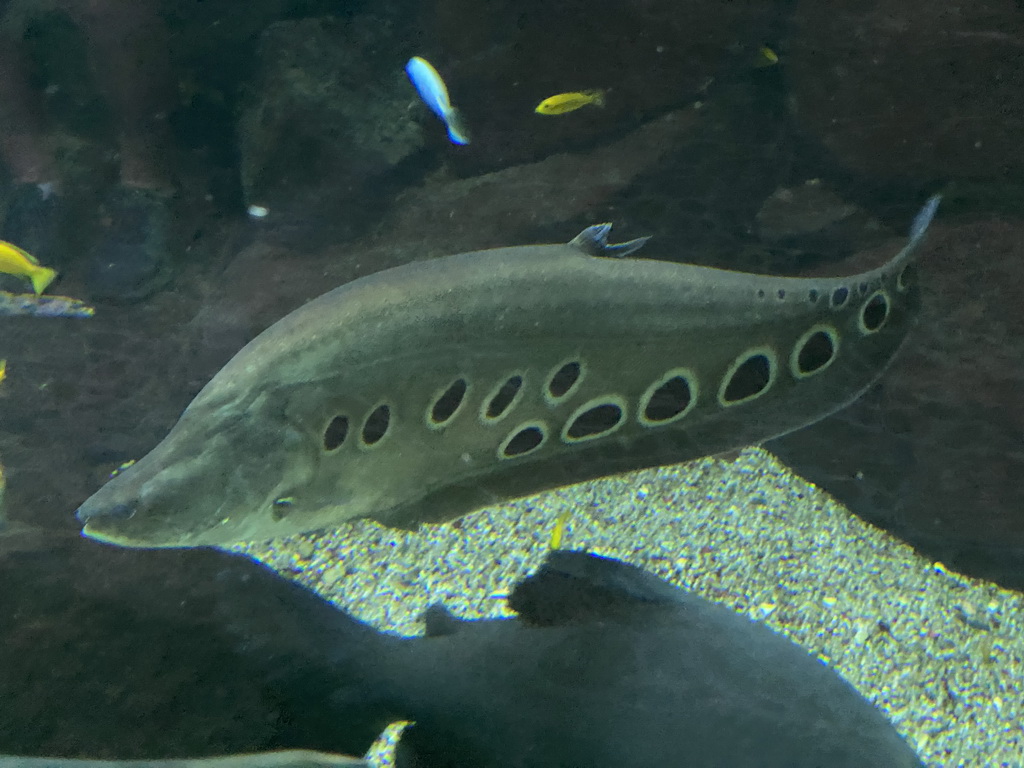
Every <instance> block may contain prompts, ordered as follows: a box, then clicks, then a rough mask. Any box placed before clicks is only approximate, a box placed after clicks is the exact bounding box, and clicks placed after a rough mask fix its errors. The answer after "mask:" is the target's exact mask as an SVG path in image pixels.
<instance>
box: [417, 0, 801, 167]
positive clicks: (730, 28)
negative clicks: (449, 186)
mask: <svg viewBox="0 0 1024 768" xmlns="http://www.w3.org/2000/svg"><path fill="white" fill-rule="evenodd" d="M780 5H781V4H780ZM422 7H423V12H422V21H421V24H420V26H421V27H422V28H423V29H425V30H428V31H429V33H428V35H427V36H426V38H427V40H426V41H425V43H424V48H423V49H422V50H417V51H413V53H417V54H420V55H422V56H425V57H426V58H427V59H429V60H430V61H431V62H432V63H433V64H434V65H435V66H436V67H437V68H438V69H439V70H440V71H441V73H442V74H443V75H444V76H445V78H446V80H447V82H448V86H449V91H450V92H451V96H452V100H453V103H454V104H455V105H456V106H457V107H458V108H459V109H460V110H462V112H463V116H464V117H465V119H466V123H467V125H468V127H469V130H470V132H471V133H472V135H473V141H472V142H471V143H470V144H469V145H468V146H466V147H463V148H460V149H459V150H458V151H453V152H448V153H446V155H445V156H446V159H447V161H448V162H449V163H450V165H451V167H452V168H453V170H454V171H455V172H456V173H458V174H459V175H463V176H471V175H476V174H479V173H481V172H484V171H491V170H495V169H496V168H502V167H507V166H509V165H519V164H522V163H526V162H532V161H535V160H538V159H540V158H542V157H544V156H546V155H548V154H551V153H553V152H564V151H566V150H570V151H579V150H581V149H585V148H589V147H592V146H594V145H596V144H599V143H600V142H603V141H608V140H609V139H611V138H613V137H616V136H618V135H621V133H622V132H623V131H627V130H630V129H631V128H632V127H633V126H635V125H636V124H637V123H638V122H642V121H646V120H649V119H651V118H652V117H655V116H657V115H659V114H661V113H662V112H664V111H666V110H669V109H678V108H679V107H682V106H683V105H685V104H688V103H690V102H692V101H694V100H695V99H697V98H700V94H701V92H702V89H704V88H705V87H706V86H707V85H708V84H709V82H710V81H712V80H713V79H715V78H720V77H723V76H727V75H728V74H730V73H732V72H735V71H737V70H741V69H749V68H750V66H751V64H750V62H751V60H752V59H751V58H750V57H748V56H747V55H745V54H750V53H752V52H753V51H755V50H756V49H757V48H758V46H761V45H764V43H765V40H766V38H767V37H768V36H769V34H770V30H771V25H772V20H773V18H774V14H775V12H776V10H777V9H776V4H775V3H773V2H768V3H759V2H751V1H749V0H743V2H731V1H730V0H713V2H710V3H709V2H700V1H699V0H685V1H684V2H678V1H675V0H647V1H646V2H641V3H621V2H616V0H598V1H597V2H593V1H591V0H563V1H562V2H557V3H550V2H538V1H534V2H527V3H522V2H509V1H508V0H503V1H502V2H499V3H494V4H491V5H489V6H488V12H487V13H485V14H484V13H480V12H479V10H478V6H477V4H475V3H473V2H471V1H470V0H436V2H434V3H432V4H424V5H423V6H422ZM737 51H739V53H737ZM593 88H599V89H606V90H607V94H606V99H605V106H604V107H603V108H596V107H585V108H582V109H579V110H577V111H575V112H572V113H569V114H565V115H558V116H542V115H537V114H535V113H534V109H535V107H536V106H537V104H538V103H540V102H541V101H542V100H543V99H545V98H547V97H549V96H552V95H554V94H557V93H563V92H567V91H578V90H586V89H593ZM436 134H437V135H436V137H435V138H433V139H428V140H429V141H431V142H433V143H434V144H435V145H436V146H440V145H441V144H443V143H444V142H446V139H445V138H444V137H443V131H441V130H437V131H436Z"/></svg>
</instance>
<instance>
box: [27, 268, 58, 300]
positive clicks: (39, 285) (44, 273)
mask: <svg viewBox="0 0 1024 768" xmlns="http://www.w3.org/2000/svg"><path fill="white" fill-rule="evenodd" d="M56 277H57V270H55V269H50V268H49V267H40V268H39V269H34V270H32V274H31V276H29V280H31V281H32V289H33V290H34V291H35V292H36V295H37V296H38V295H39V294H41V293H42V292H43V291H45V290H46V289H47V288H48V287H49V286H50V283H52V282H53V281H54V278H56Z"/></svg>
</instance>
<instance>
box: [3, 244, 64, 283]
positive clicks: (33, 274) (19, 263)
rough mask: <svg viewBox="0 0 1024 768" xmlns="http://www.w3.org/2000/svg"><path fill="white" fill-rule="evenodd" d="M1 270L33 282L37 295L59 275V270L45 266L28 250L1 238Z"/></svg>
mask: <svg viewBox="0 0 1024 768" xmlns="http://www.w3.org/2000/svg"><path fill="white" fill-rule="evenodd" d="M0 272H3V273H4V274H8V275H14V276H15V277H22V278H25V279H26V280H28V281H29V282H31V283H32V290H34V291H35V292H36V295H37V296H38V295H39V294H41V293H42V292H43V291H45V290H46V288H47V286H49V285H50V283H52V282H53V279H54V278H55V277H57V270H55V269H50V268H49V267H44V266H43V265H42V264H40V263H39V262H38V261H36V258H35V256H33V255H32V254H30V253H29V252H28V251H23V250H21V248H19V247H18V246H16V245H14V243H8V242H6V241H5V240H0Z"/></svg>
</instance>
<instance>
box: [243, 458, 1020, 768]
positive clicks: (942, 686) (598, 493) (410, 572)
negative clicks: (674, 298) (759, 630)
mask: <svg viewBox="0 0 1024 768" xmlns="http://www.w3.org/2000/svg"><path fill="white" fill-rule="evenodd" d="M565 510H571V511H572V516H571V517H570V519H569V523H568V526H567V529H566V534H565V539H564V541H563V543H562V546H563V548H566V549H586V550H590V551H592V552H596V553H599V554H603V555H611V556H614V557H617V558H619V559H621V560H626V561H629V562H631V563H635V564H637V565H640V566H642V567H644V568H646V569H647V570H649V571H652V572H653V573H656V574H657V575H659V576H660V577H662V578H664V579H667V580H669V581H671V582H672V583H674V584H676V585H678V586H680V587H683V588H686V589H690V590H692V591H694V592H696V593H698V594H700V595H702V596H704V597H706V598H709V599H712V600H715V601H717V602H721V603H724V604H726V605H729V606H731V607H732V608H734V609H735V610H737V611H740V612H743V613H745V614H747V615H749V616H751V617H753V618H755V619H757V620H758V621H762V622H764V623H765V624H767V625H768V626H770V627H772V628H773V629H775V630H777V631H780V632H783V633H784V634H786V635H787V636H789V637H790V638H792V639H793V640H794V641H796V642H797V643H799V644H800V645H802V646H804V647H805V648H807V649H808V650H810V651H811V652H812V653H814V654H817V655H818V656H819V657H821V658H822V659H823V660H824V661H826V662H827V663H828V664H829V665H830V666H832V667H833V668H835V669H836V670H838V671H839V672H840V673H841V674H842V675H843V676H844V677H846V678H847V679H848V680H849V681H850V682H851V683H853V685H854V686H856V687H857V688H858V690H860V691H861V692H862V693H863V694H864V695H865V696H867V697H868V698H869V699H871V700H872V701H874V702H875V703H876V704H877V705H878V706H879V707H881V709H882V710H883V711H884V712H885V713H886V714H887V715H888V716H889V718H890V719H891V720H892V721H893V722H894V723H895V724H896V727H897V728H898V729H899V730H900V732H901V733H903V734H904V735H905V736H906V737H907V739H908V740H909V741H910V743H911V744H912V745H914V746H915V747H916V748H917V750H918V752H919V753H920V754H921V756H922V757H923V759H924V760H925V761H926V762H927V763H928V765H931V766H986V767H993V766H1006V767H1007V768H1020V767H1021V766H1024V595H1021V594H1019V593H1016V592H1011V591H1008V590H1004V589H1000V588H999V587H996V586H995V585H992V584H989V583H987V582H982V581H978V580H975V579H969V578H965V577H963V576H960V575H958V574H955V573H952V572H950V571H948V570H946V568H944V567H943V566H942V564H941V563H933V562H931V561H928V560H925V559H923V558H921V557H920V556H919V555H917V554H916V553H915V552H914V551H913V550H912V549H911V548H910V547H908V546H906V545H905V544H902V543H901V542H899V541H898V540H896V539H894V538H893V537H891V536H889V535H888V534H886V533H884V532H882V531H880V530H877V529H875V528H873V527H871V526H870V525H867V524H866V523H864V522H862V521H860V520H859V519H858V518H856V517H854V516H853V515H852V514H851V513H850V512H848V511H847V510H846V509H845V508H844V507H842V506H841V505H840V504H839V503H837V502H836V501H834V500H833V499H831V498H830V497H829V496H828V495H827V494H825V493H824V492H823V491H821V490H819V489H817V488H815V487H814V486H812V485H810V484H808V483H807V482H805V481H804V480H802V479H801V478H799V477H796V476H795V475H793V474H792V473H790V472H789V470H788V469H786V468H785V467H784V466H782V465H781V464H780V463H779V462H778V461H777V460H776V459H775V458H774V457H772V456H771V455H770V454H769V453H767V452H765V451H763V450H760V449H749V450H746V451H744V452H743V453H742V454H740V456H739V457H738V458H737V459H736V460H734V461H723V460H717V459H705V460H701V461H696V462H692V463H690V464H684V465H678V466H673V467H664V468H661V469H658V470H645V471H642V472H635V473H632V474H629V475H621V476H617V477H612V478H606V479H603V480H599V481H596V482H592V483H586V484H581V485H578V486H572V487H570V488H565V489H562V490H560V491H555V492H551V493H547V494H543V495H540V496H535V497H531V498H528V499H523V500H520V501H517V502H514V503H510V504H505V505H502V506H500V507H495V508H491V509H487V510H483V511H481V512H478V513H475V514H473V515H469V516H467V517H464V518H462V519H461V520H458V521H455V522H454V523H449V524H446V525H431V526H424V527H423V528H422V529H421V530H420V531H418V532H415V533H408V532H404V531H396V530H390V529H386V528H382V527H380V526H377V525H375V524H371V523H364V522H361V523H357V524H354V525H351V526H347V527H345V528H342V529H339V530H337V531H331V532H327V533H322V534H317V535H312V536H303V537H295V538H292V539H286V540H279V541H275V542H271V543H270V544H264V545H259V546H256V545H250V546H245V547H240V548H239V549H241V550H242V551H245V552H247V553H249V554H250V555H253V556H255V557H257V558H259V559H261V560H263V561H264V562H266V563H268V564H269V565H271V566H272V567H274V568H275V569H277V570H278V571H279V572H281V573H283V574H285V575H287V576H290V577H292V578H294V579H296V580H298V581H300V582H301V583H303V584H306V585H308V586H309V587H311V588H313V589H314V590H316V591H317V592H319V593H320V594H321V595H323V596H324V597H326V598H328V599H330V600H332V601H333V602H334V603H336V604H337V605H339V606H341V607H343V608H344V609H345V610H346V611H348V612H350V613H351V614H353V615H355V616H357V617H358V618H360V619H362V620H364V621H366V622H369V623H370V624H373V625H374V626H376V627H377V628H379V629H381V630H386V631H389V632H396V633H402V634H416V633H418V632H420V630H421V624H420V622H419V615H420V613H421V612H422V611H423V610H424V609H425V608H426V607H427V606H428V605H429V604H430V603H432V602H442V603H444V604H445V605H446V606H447V607H448V608H449V610H451V611H452V612H453V613H455V614H456V615H458V616H461V617H463V618H481V617H488V618H493V617H500V616H504V615H508V614H507V611H506V609H505V604H504V598H505V596H506V595H507V593H508V590H509V589H510V587H511V585H513V584H514V583H515V582H516V581H517V580H518V579H520V578H521V577H522V576H523V575H524V574H526V573H528V572H530V571H532V570H534V569H535V568H536V567H537V565H538V564H539V563H540V561H541V560H542V559H543V558H544V554H545V552H546V551H547V548H548V543H549V540H550V536H551V532H552V530H553V528H554V525H555V521H556V519H557V518H558V516H559V514H560V513H561V512H563V511H565Z"/></svg>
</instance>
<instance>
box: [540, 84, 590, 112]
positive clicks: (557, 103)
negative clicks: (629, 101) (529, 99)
mask: <svg viewBox="0 0 1024 768" xmlns="http://www.w3.org/2000/svg"><path fill="white" fill-rule="evenodd" d="M588 104H593V105H594V106H595V107H603V106H604V91H602V90H600V89H595V90H591V91H571V92H570V93H559V94H555V95H554V96H548V97H547V98H546V99H544V101H542V102H541V103H540V104H538V105H537V108H536V109H534V110H533V111H534V112H536V113H537V114H538V115H564V114H565V113H566V112H575V111H576V110H577V109H579V108H580V107H585V106H587V105H588Z"/></svg>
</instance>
